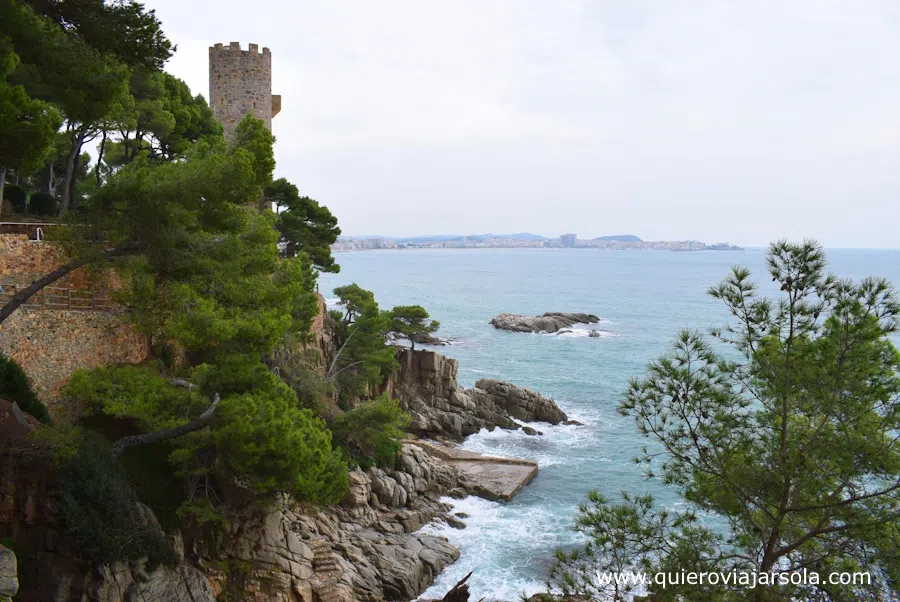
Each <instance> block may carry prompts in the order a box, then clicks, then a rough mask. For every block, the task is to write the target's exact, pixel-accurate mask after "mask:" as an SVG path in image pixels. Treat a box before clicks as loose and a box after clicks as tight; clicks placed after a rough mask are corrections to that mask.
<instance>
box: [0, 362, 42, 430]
mask: <svg viewBox="0 0 900 602" xmlns="http://www.w3.org/2000/svg"><path fill="white" fill-rule="evenodd" d="M0 397H3V398H4V399H8V400H10V401H15V402H16V403H18V404H19V407H20V408H22V411H24V412H28V413H29V414H31V415H32V416H34V417H35V418H37V419H38V420H40V421H41V422H43V423H44V424H49V422H50V414H48V413H47V407H46V406H45V405H44V404H42V403H41V401H40V400H39V399H38V397H37V395H36V394H35V392H34V389H32V388H31V382H30V381H29V380H28V375H27V374H25V371H24V370H22V367H21V366H20V365H19V364H17V363H16V362H15V361H14V360H13V359H11V358H8V357H6V356H5V355H3V354H2V353H0Z"/></svg>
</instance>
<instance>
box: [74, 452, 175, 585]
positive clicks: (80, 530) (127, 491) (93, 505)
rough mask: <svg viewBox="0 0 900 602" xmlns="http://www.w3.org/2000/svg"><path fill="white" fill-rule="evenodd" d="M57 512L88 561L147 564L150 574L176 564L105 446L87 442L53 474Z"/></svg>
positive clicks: (169, 549)
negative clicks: (159, 566)
mask: <svg viewBox="0 0 900 602" xmlns="http://www.w3.org/2000/svg"><path fill="white" fill-rule="evenodd" d="M57 484H58V505H57V507H58V510H59V513H60V515H61V517H62V519H63V522H64V524H65V527H66V528H67V529H68V530H69V531H70V532H71V533H72V534H74V536H75V538H76V540H77V542H78V545H79V547H80V548H81V550H82V552H83V553H84V554H85V555H86V556H87V557H88V558H90V559H91V560H93V561H97V562H102V563H104V564H109V563H113V562H117V561H122V560H125V561H136V560H138V559H140V558H144V557H146V558H148V560H149V564H150V568H151V570H152V567H153V566H154V565H156V564H159V563H165V564H175V563H176V562H177V560H178V559H177V557H176V556H175V553H174V552H173V551H172V549H171V547H170V546H169V545H168V543H167V541H166V539H165V536H164V535H163V534H162V533H161V532H159V531H156V530H155V529H154V526H153V524H151V522H150V521H148V517H146V516H145V515H144V513H143V512H142V510H141V509H140V507H139V506H138V501H137V498H136V497H135V495H134V492H133V491H132V489H131V486H130V485H129V484H128V479H127V477H126V476H125V473H124V471H123V470H122V469H121V467H120V466H119V464H118V462H117V461H116V458H114V457H113V454H112V452H111V451H110V448H109V445H108V444H106V443H105V442H104V441H102V440H101V439H100V438H98V437H96V436H86V437H85V438H84V439H83V440H81V441H80V442H79V444H78V446H77V450H76V451H75V453H73V454H71V455H70V456H69V457H68V458H66V459H64V460H63V461H62V462H61V464H60V465H59V467H58V469H57Z"/></svg>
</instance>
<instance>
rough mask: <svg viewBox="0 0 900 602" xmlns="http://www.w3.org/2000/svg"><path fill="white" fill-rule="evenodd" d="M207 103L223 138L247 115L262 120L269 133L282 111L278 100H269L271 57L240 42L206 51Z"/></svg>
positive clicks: (277, 98) (272, 98) (219, 45)
mask: <svg viewBox="0 0 900 602" xmlns="http://www.w3.org/2000/svg"><path fill="white" fill-rule="evenodd" d="M209 100H210V104H212V109H213V114H214V115H215V116H216V119H218V120H219V121H221V122H222V127H223V128H224V129H225V137H226V138H231V134H232V132H234V128H235V126H237V124H238V123H239V122H240V121H241V119H243V118H244V117H245V116H246V115H247V113H252V114H253V116H254V117H258V118H259V119H262V120H263V121H264V122H265V123H266V127H267V128H269V129H272V118H273V117H275V115H277V114H278V113H279V111H281V96H272V53H271V52H269V49H268V48H263V49H262V53H260V52H259V46H258V45H256V44H250V46H249V50H241V44H240V42H232V43H231V44H229V45H228V46H225V45H223V44H216V45H215V46H211V47H210V48H209Z"/></svg>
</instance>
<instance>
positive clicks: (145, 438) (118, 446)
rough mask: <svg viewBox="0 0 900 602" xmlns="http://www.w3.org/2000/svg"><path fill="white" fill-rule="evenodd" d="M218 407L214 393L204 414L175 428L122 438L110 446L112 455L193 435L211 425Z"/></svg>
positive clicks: (217, 397) (216, 396)
mask: <svg viewBox="0 0 900 602" xmlns="http://www.w3.org/2000/svg"><path fill="white" fill-rule="evenodd" d="M218 405H219V394H218V393H216V394H215V395H213V400H212V405H210V406H209V408H207V410H206V411H205V412H203V413H202V414H200V416H198V417H197V418H194V419H193V420H191V421H190V422H188V423H187V424H182V425H181V426H176V427H175V428H170V429H164V430H161V431H154V432H152V433H144V434H142V435H129V436H128V437H122V438H121V439H119V440H118V441H116V442H115V443H113V446H112V452H113V455H114V456H116V457H118V456H121V455H122V452H124V451H125V450H126V449H128V448H129V447H134V446H136V445H147V444H148V443H158V442H159V441H168V440H169V439H175V438H177V437H181V436H184V435H187V434H188V433H193V432H194V431H199V430H200V429H202V428H204V427H206V426H209V424H210V423H212V419H213V414H214V413H215V411H216V407H218Z"/></svg>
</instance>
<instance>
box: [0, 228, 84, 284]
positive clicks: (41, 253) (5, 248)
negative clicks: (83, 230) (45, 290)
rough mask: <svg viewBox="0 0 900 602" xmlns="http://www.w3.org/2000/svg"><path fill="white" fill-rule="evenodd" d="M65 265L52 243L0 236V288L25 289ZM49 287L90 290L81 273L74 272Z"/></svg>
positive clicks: (12, 235) (16, 235) (24, 235)
mask: <svg viewBox="0 0 900 602" xmlns="http://www.w3.org/2000/svg"><path fill="white" fill-rule="evenodd" d="M63 263H65V256H64V255H63V254H62V252H61V251H60V249H59V247H57V246H56V245H55V244H54V243H52V242H45V241H41V242H38V241H34V240H30V239H29V237H28V235H27V234H0V285H2V284H16V285H18V286H27V285H29V284H31V283H32V282H33V281H34V280H36V279H37V278H40V277H41V276H43V275H45V274H47V273H48V272H52V271H53V270H55V269H56V268H58V267H59V266H61V265H62V264H63ZM52 286H56V287H61V288H66V287H71V288H76V289H85V288H88V287H89V286H90V283H89V279H88V274H87V272H86V271H85V270H83V269H81V270H75V271H74V272H72V273H70V274H69V275H67V276H65V277H64V278H61V279H60V280H57V281H56V282H54V283H53V285H52Z"/></svg>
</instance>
